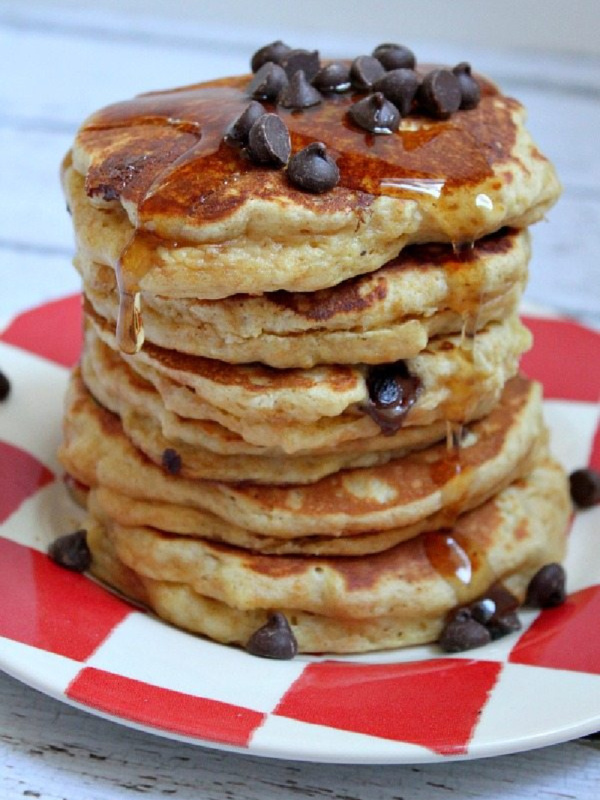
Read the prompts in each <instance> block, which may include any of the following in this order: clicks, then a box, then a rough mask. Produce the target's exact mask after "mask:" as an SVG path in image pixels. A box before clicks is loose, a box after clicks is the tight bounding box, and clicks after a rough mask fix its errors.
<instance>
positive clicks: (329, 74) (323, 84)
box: [313, 61, 352, 93]
mask: <svg viewBox="0 0 600 800" xmlns="http://www.w3.org/2000/svg"><path fill="white" fill-rule="evenodd" d="M313 86H315V87H316V88H317V89H318V90H319V91H320V92H325V93H327V92H347V91H348V89H350V88H351V86H352V82H351V80H350V68H349V67H348V66H346V64H342V62H341V61H333V62H332V63H331V64H326V65H325V66H324V67H323V68H322V69H320V70H319V71H318V72H317V74H316V75H315V77H314V78H313Z"/></svg>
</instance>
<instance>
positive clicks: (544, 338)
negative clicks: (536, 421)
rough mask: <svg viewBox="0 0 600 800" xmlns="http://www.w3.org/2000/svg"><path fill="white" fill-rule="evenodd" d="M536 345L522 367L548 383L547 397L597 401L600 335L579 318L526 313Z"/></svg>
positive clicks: (524, 357) (545, 386)
mask: <svg viewBox="0 0 600 800" xmlns="http://www.w3.org/2000/svg"><path fill="white" fill-rule="evenodd" d="M523 322H524V323H525V325H527V327H528V328H529V330H530V331H531V332H532V334H533V338H534V345H533V347H532V349H531V350H530V351H529V352H528V353H525V355H524V356H523V358H522V359H521V369H522V371H523V372H524V373H525V375H527V376H528V377H530V378H535V379H536V380H539V381H541V383H542V384H543V385H544V397H547V398H552V399H554V400H579V401H585V402H591V403H595V402H596V401H597V400H598V397H599V396H600V359H599V358H598V351H599V350H600V335H599V334H598V333H596V332H595V331H592V330H590V329H589V328H583V327H582V326H581V325H577V323H575V322H568V321H566V320H556V319H540V318H537V317H523Z"/></svg>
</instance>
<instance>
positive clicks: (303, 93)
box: [277, 69, 322, 109]
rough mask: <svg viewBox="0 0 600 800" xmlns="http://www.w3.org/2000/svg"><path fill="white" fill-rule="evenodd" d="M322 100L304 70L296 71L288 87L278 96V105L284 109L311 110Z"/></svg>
mask: <svg viewBox="0 0 600 800" xmlns="http://www.w3.org/2000/svg"><path fill="white" fill-rule="evenodd" d="M321 100H322V97H321V93H320V92H319V91H318V90H317V89H315V87H314V86H311V84H310V83H309V82H308V80H307V78H306V75H305V74H304V70H303V69H299V70H296V72H294V74H293V75H292V77H291V78H290V81H289V83H288V85H287V86H284V88H283V89H282V90H281V92H280V93H279V95H278V96H277V103H278V104H279V105H280V106H283V107H284V108H295V109H299V108H310V107H311V106H316V105H318V104H319V103H320V102H321Z"/></svg>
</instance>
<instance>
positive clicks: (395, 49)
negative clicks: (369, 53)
mask: <svg viewBox="0 0 600 800" xmlns="http://www.w3.org/2000/svg"><path fill="white" fill-rule="evenodd" d="M373 57H374V58H376V59H377V60H378V61H380V62H381V64H382V65H383V66H384V67H385V69H402V68H407V69H414V67H415V64H416V59H415V54H414V53H413V51H412V50H409V49H408V47H405V46H404V45H402V44H380V45H378V46H377V47H376V48H375V50H373Z"/></svg>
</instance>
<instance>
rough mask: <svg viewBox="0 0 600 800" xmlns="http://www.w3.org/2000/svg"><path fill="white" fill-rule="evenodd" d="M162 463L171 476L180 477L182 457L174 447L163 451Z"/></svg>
mask: <svg viewBox="0 0 600 800" xmlns="http://www.w3.org/2000/svg"><path fill="white" fill-rule="evenodd" d="M161 463H162V465H163V467H164V469H166V470H167V472H168V473H169V475H179V473H180V472H181V456H180V455H179V453H178V452H177V450H173V448H172V447H167V448H166V450H163V454H162V459H161Z"/></svg>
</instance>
